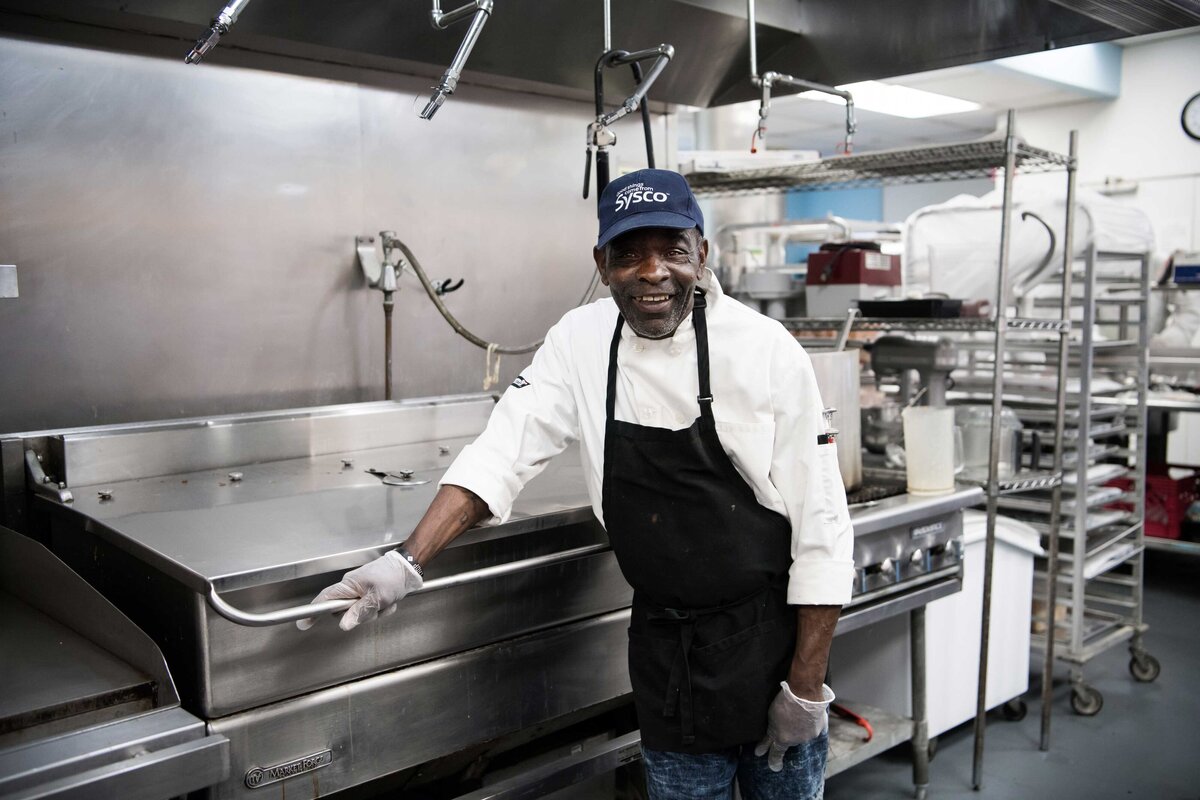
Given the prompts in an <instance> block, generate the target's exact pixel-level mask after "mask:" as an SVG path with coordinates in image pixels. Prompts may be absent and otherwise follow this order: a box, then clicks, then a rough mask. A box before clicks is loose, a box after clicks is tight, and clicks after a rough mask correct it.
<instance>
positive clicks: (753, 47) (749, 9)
mask: <svg viewBox="0 0 1200 800" xmlns="http://www.w3.org/2000/svg"><path fill="white" fill-rule="evenodd" d="M746 23H747V25H748V26H749V28H750V80H752V81H754V83H755V85H756V86H757V85H758V36H756V35H755V34H756V31H755V20H754V0H746Z"/></svg>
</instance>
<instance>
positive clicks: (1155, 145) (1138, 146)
mask: <svg viewBox="0 0 1200 800" xmlns="http://www.w3.org/2000/svg"><path fill="white" fill-rule="evenodd" d="M1198 91H1200V32H1194V33H1192V34H1190V35H1186V36H1179V37H1175V38H1170V39H1163V40H1157V41H1150V42H1146V43H1143V44H1135V45H1131V46H1129V47H1126V48H1125V51H1124V57H1123V63H1122V75H1121V94H1120V97H1118V98H1117V99H1116V100H1112V101H1092V102H1084V103H1075V104H1071V105H1065V106H1057V107H1053V108H1045V109H1038V110H1034V111H1023V112H1021V113H1020V114H1019V115H1018V121H1017V129H1018V131H1019V132H1020V133H1021V135H1022V136H1023V137H1025V139H1026V140H1027V141H1028V142H1029V143H1030V144H1033V145H1037V146H1040V147H1046V148H1048V149H1051V150H1056V151H1062V150H1063V149H1064V146H1065V142H1066V140H1067V135H1068V132H1069V131H1070V130H1072V129H1075V130H1078V131H1079V180H1080V185H1081V186H1085V187H1089V188H1098V187H1100V186H1101V185H1103V183H1104V181H1105V179H1121V180H1123V181H1131V182H1136V184H1137V190H1136V192H1133V193H1131V194H1118V195H1113V199H1114V200H1117V201H1119V202H1121V203H1128V204H1133V205H1137V206H1139V207H1140V208H1141V209H1142V210H1144V211H1145V212H1146V213H1147V214H1148V215H1149V216H1150V219H1151V221H1152V222H1153V224H1154V231H1155V237H1156V244H1157V247H1156V252H1157V253H1158V257H1159V258H1160V259H1165V258H1166V257H1167V255H1169V254H1170V253H1171V252H1172V251H1174V250H1176V249H1184V250H1200V141H1196V140H1195V139H1191V138H1189V137H1188V136H1187V135H1186V134H1185V133H1184V132H1183V128H1182V127H1181V126H1180V122H1179V117H1180V112H1181V111H1182V110H1183V105H1184V103H1186V102H1187V100H1188V98H1190V97H1191V96H1192V95H1193V94H1195V93H1196V92H1198ZM1160 263H1161V262H1160ZM1189 299H1190V298H1189ZM1192 302H1195V300H1193V301H1192ZM1167 458H1168V460H1169V461H1171V462H1172V463H1177V464H1193V465H1194V464H1200V415H1197V414H1182V415H1180V418H1179V428H1178V430H1176V431H1175V432H1173V433H1172V434H1171V437H1170V440H1169V447H1168V453H1167Z"/></svg>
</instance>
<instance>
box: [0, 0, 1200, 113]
mask: <svg viewBox="0 0 1200 800" xmlns="http://www.w3.org/2000/svg"><path fill="white" fill-rule="evenodd" d="M1132 5H1135V4H1132V3H1130V2H1127V1H1126V0H1105V2H1093V1H1088V2H1085V1H1084V0H906V2H904V3H896V2H894V0H759V3H758V7H759V10H758V48H759V63H760V67H761V68H762V69H764V70H766V69H770V70H777V71H779V72H783V73H787V74H792V75H796V76H797V77H802V78H804V79H807V80H812V81H818V82H821V83H826V84H830V85H836V84H844V83H849V82H853V81H859V80H867V79H875V78H886V77H891V76H894V75H901V74H910V73H913V72H920V71H923V70H927V69H936V68H941V67H949V66H955V65H959V64H968V63H974V62H979V61H985V60H989V59H993V58H999V57H1003V56H1011V55H1019V54H1022V53H1029V52H1035V51H1039V50H1043V49H1048V48H1054V47H1063V46H1068V45H1073V44H1082V43H1085V42H1094V41H1103V40H1108V39H1114V38H1118V37H1121V36H1125V35H1128V33H1129V32H1130V24H1132V23H1128V22H1126V21H1125V19H1126V18H1125V17H1123V16H1121V14H1119V13H1118V12H1120V11H1121V8H1123V7H1127V6H1132ZM1138 5H1140V4H1138ZM219 6H220V2H214V0H0V30H3V31H8V32H15V33H17V34H24V35H33V36H37V37H45V38H51V39H59V40H67V41H72V42H75V43H80V44H85V45H98V46H102V47H110V48H112V47H115V48H118V49H130V50H136V51H139V52H150V53H153V54H156V55H162V56H165V57H176V56H177V57H178V58H179V59H181V60H182V59H183V58H184V56H185V55H186V54H187V52H188V50H189V49H190V48H191V46H192V44H193V42H194V41H195V39H196V36H197V35H199V33H200V32H201V31H203V30H204V28H205V27H206V26H207V25H208V24H209V22H210V20H211V18H212V15H213V14H214V12H215V11H216V10H218V7H219ZM1195 6H1196V3H1195V2H1193V0H1156V7H1161V9H1160V10H1161V11H1163V13H1157V14H1142V15H1141V16H1139V17H1138V21H1137V23H1136V24H1137V28H1136V30H1137V32H1139V33H1142V32H1149V31H1157V30H1169V29H1172V28H1178V27H1184V26H1186V25H1187V24H1188V23H1189V22H1190V23H1191V24H1200V14H1198V13H1196V10H1195V8H1194V7H1195ZM1168 11H1169V12H1171V13H1167V12H1168ZM428 15H429V8H428V3H427V2H413V1H408V2H396V1H395V0H392V1H390V2H389V1H388V0H339V2H330V0H256V2H254V3H253V4H251V5H249V7H248V8H246V10H245V12H244V13H243V14H241V16H240V19H239V20H238V24H237V26H236V27H234V28H233V29H231V30H230V31H229V33H228V34H227V35H226V36H224V37H223V38H222V40H221V46H220V47H219V48H217V49H215V50H214V51H213V52H212V53H211V54H210V56H209V57H207V58H206V59H205V64H209V63H227V64H242V65H249V66H256V65H259V66H269V68H272V69H282V70H288V69H295V70H297V71H303V72H305V73H307V74H314V73H316V74H321V71H322V70H323V69H333V68H334V65H342V66H351V67H368V68H372V69H379V70H384V71H390V72H402V73H407V74H417V75H428V76H430V77H434V78H436V77H437V76H438V75H440V74H441V73H442V70H443V69H445V65H446V64H448V63H450V61H451V59H452V58H453V57H454V54H455V50H456V48H457V47H458V44H459V39H460V38H461V36H459V35H457V34H449V35H448V34H447V33H446V32H441V31H436V30H433V29H432V27H431V26H430V24H429V18H428ZM612 18H613V19H612V21H613V44H614V46H618V47H621V48H624V49H629V50H634V49H639V48H644V47H652V46H655V45H657V44H658V43H660V42H670V43H672V44H673V45H674V46H675V49H676V58H675V60H674V62H673V64H672V67H671V69H669V70H667V71H666V72H665V73H664V74H663V76H662V78H661V79H660V80H659V81H658V82H657V83H656V84H655V86H654V91H653V92H652V97H651V99H652V100H654V101H658V102H667V103H676V104H685V105H691V106H701V107H708V106H713V105H722V104H726V103H731V102H735V101H741V100H751V99H754V98H755V97H756V94H757V90H756V89H755V87H754V86H753V85H752V83H751V82H750V79H749V50H748V44H747V36H746V11H745V2H744V0H613V3H612ZM131 34H134V35H131ZM602 48H603V3H602V2H601V0H496V2H495V8H494V11H493V12H492V14H491V19H490V21H489V22H488V26H487V30H486V31H485V32H484V33H483V35H482V36H481V37H480V39H479V41H478V44H477V46H476V47H475V50H474V52H473V53H472V55H471V60H470V62H469V63H468V64H467V68H466V70H465V72H464V73H463V77H462V81H463V83H464V84H466V83H476V84H484V85H491V86H501V87H505V86H507V87H510V88H522V89H527V90H530V91H536V92H540V93H550V94H555V95H558V96H564V97H573V98H580V99H583V98H586V97H590V96H591V87H592V80H593V68H594V64H595V59H596V56H597V55H598V54H599V53H600V51H601V49H602ZM264 54H265V55H268V56H287V57H290V58H289V59H275V60H270V59H267V60H264V59H263V58H262V56H263V55H264ZM295 59H300V61H295ZM288 63H291V64H293V65H295V66H292V67H289V66H288ZM199 68H203V65H201V67H199Z"/></svg>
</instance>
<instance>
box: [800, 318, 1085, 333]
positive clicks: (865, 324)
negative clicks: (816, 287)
mask: <svg viewBox="0 0 1200 800" xmlns="http://www.w3.org/2000/svg"><path fill="white" fill-rule="evenodd" d="M780 322H781V323H783V326H784V327H785V328H787V329H788V330H791V331H829V330H841V329H842V328H844V327H845V325H846V318H845V317H789V318H787V319H781V320H780ZM1006 322H1007V325H1008V329H1009V330H1013V331H1039V332H1046V333H1058V332H1061V331H1066V330H1070V327H1071V323H1070V322H1069V321H1068V320H1061V319H1028V318H1010V319H1008V320H1006ZM851 330H854V331H916V332H919V331H932V332H946V333H992V332H994V331H995V330H996V322H995V320H991V319H986V318H984V317H941V318H938V317H855V318H854V322H853V323H852V324H851Z"/></svg>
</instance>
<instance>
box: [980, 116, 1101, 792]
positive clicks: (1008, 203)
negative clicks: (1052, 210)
mask: <svg viewBox="0 0 1200 800" xmlns="http://www.w3.org/2000/svg"><path fill="white" fill-rule="evenodd" d="M1016 120H1017V117H1016V112H1015V111H1013V110H1011V109H1010V110H1009V112H1008V124H1007V126H1006V131H1007V132H1006V133H1005V137H1004V203H1003V212H1002V213H1001V216H1000V259H999V262H1000V263H999V266H1000V269H999V270H998V273H999V274H998V275H997V277H996V311H995V314H996V318H995V323H996V331H995V333H994V334H993V336H994V337H995V338H994V340H993V343H994V353H993V358H994V359H995V360H994V361H993V364H994V365H995V366H994V367H993V375H992V430H991V446H990V448H989V451H988V480H987V533H986V536H985V539H984V549H983V612H982V614H981V622H980V631H979V683H978V684H977V687H976V695H975V752H974V758H973V762H972V766H971V785H972V787H974V788H975V790H976V791H978V790H979V789H981V788H982V787H983V743H984V735H985V731H986V728H987V674H988V647H989V645H990V636H991V614H992V566H993V563H994V561H995V556H996V516H997V515H998V513H999V499H1000V478H999V469H1000V463H999V462H1000V447H1001V444H1000V411H1001V406H1002V403H1003V401H1004V355H1005V339H1006V337H1007V334H1008V322H1007V311H1008V302H1009V294H1008V266H1009V257H1010V254H1011V241H1012V224H1011V220H1010V219H1009V217H1010V216H1011V215H1012V206H1013V182H1014V180H1015V179H1016V175H1015V174H1014V173H1016V169H1017V140H1016V127H1017V121H1016ZM1060 391H1062V389H1061V388H1060ZM1079 461H1080V463H1083V462H1084V461H1085V459H1083V458H1080V459H1079ZM1080 485H1081V486H1083V485H1084V484H1080ZM1079 505H1080V506H1081V507H1082V506H1085V505H1086V504H1085V503H1079ZM1075 563H1076V564H1082V563H1083V559H1082V558H1081V559H1080V560H1078V561H1076V562H1075ZM1077 571H1078V572H1082V571H1081V570H1077ZM1052 613H1053V612H1052ZM1050 635H1051V636H1053V635H1054V631H1053V627H1052V628H1051V631H1050Z"/></svg>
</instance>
